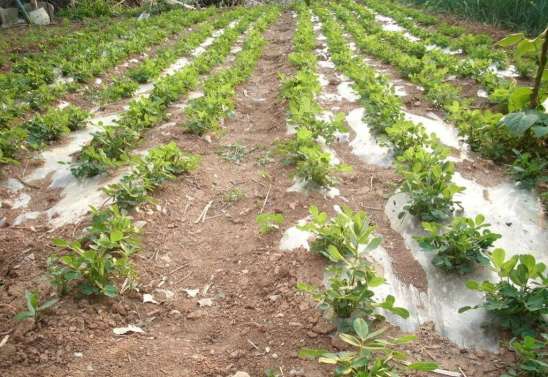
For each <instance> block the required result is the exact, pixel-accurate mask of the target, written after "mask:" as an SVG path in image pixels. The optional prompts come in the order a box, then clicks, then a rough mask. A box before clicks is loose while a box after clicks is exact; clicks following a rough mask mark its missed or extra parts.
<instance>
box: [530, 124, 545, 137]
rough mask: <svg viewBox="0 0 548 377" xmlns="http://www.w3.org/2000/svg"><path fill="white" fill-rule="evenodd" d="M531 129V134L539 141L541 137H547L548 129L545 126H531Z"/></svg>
mask: <svg viewBox="0 0 548 377" xmlns="http://www.w3.org/2000/svg"><path fill="white" fill-rule="evenodd" d="M531 129H532V130H533V132H534V133H535V136H536V137H538V138H539V139H540V138H541V137H544V136H546V135H548V127H545V126H533V127H531Z"/></svg>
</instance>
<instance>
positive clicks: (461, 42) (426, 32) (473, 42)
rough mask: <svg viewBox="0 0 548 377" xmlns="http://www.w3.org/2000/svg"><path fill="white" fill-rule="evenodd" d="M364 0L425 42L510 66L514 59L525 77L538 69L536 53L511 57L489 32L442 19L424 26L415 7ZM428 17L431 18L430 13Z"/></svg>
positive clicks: (369, 5) (378, 0)
mask: <svg viewBox="0 0 548 377" xmlns="http://www.w3.org/2000/svg"><path fill="white" fill-rule="evenodd" d="M363 3H365V5H366V6H367V7H369V8H371V9H373V10H374V11H376V12H378V13H379V14H381V15H384V16H388V17H391V18H392V19H394V20H395V21H397V22H398V24H399V25H401V26H403V27H404V28H405V29H407V30H408V31H409V33H410V34H411V35H413V36H415V37H418V38H420V39H421V40H422V41H423V42H424V43H426V44H434V45H436V46H439V47H443V48H449V49H451V50H453V51H458V50H462V52H464V53H466V54H467V55H468V57H470V58H475V59H482V60H487V59H490V60H491V61H492V62H493V63H496V64H497V66H498V67H500V68H507V67H508V66H509V64H510V63H511V64H513V65H514V66H515V67H516V70H517V72H518V73H519V75H520V77H522V78H531V77H533V75H534V74H535V73H536V70H535V68H536V64H535V61H534V59H533V60H532V59H531V58H534V55H532V54H527V55H526V56H524V57H520V58H518V59H512V57H511V56H508V55H507V54H506V51H504V50H501V49H497V48H496V46H495V45H494V42H493V40H492V38H491V37H489V36H488V35H486V34H472V33H466V28H465V27H459V26H452V25H448V24H446V23H439V24H438V25H437V27H436V28H433V29H425V28H423V27H420V26H417V25H416V23H415V21H414V20H413V19H410V18H412V15H413V14H415V12H416V10H415V9H412V8H407V7H405V6H403V5H400V4H395V3H391V4H390V5H388V4H386V3H385V2H382V1H380V0H363ZM426 17H427V18H428V19H430V18H431V16H427V15H426ZM434 22H435V21H434Z"/></svg>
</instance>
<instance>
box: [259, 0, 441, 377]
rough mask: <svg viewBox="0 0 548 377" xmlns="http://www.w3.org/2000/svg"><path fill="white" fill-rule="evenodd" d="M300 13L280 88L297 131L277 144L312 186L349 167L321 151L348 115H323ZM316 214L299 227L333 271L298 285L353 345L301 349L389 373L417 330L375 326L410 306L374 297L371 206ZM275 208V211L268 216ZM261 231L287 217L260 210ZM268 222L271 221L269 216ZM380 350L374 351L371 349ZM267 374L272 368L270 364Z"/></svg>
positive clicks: (347, 366)
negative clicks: (322, 281)
mask: <svg viewBox="0 0 548 377" xmlns="http://www.w3.org/2000/svg"><path fill="white" fill-rule="evenodd" d="M296 11H297V14H298V18H297V30H296V33H295V36H294V38H293V47H294V52H293V53H292V54H291V55H290V56H289V60H290V61H291V63H292V64H293V65H294V66H295V68H297V71H296V73H295V75H294V76H293V77H290V78H289V77H282V79H283V84H282V91H281V96H282V98H283V99H284V100H286V101H287V102H288V103H289V108H290V110H289V114H288V116H289V124H290V125H291V126H293V127H294V128H295V129H296V134H295V138H294V139H293V140H290V141H287V142H285V143H277V149H276V152H277V153H278V154H280V155H282V156H283V159H282V162H283V163H284V164H295V165H296V170H295V172H293V173H292V174H291V176H290V177H299V178H300V179H302V180H304V181H305V182H307V183H308V184H310V185H312V187H314V188H318V187H320V188H328V187H333V186H335V185H336V184H337V183H338V182H339V181H340V178H339V177H338V176H337V173H338V172H342V171H351V169H350V167H348V166H346V165H333V164H332V163H331V155H330V153H329V152H322V146H323V145H325V144H329V143H331V142H333V141H334V140H335V139H336V136H335V135H336V133H337V132H346V128H345V127H344V125H343V123H342V121H343V119H344V116H342V115H337V116H336V118H335V119H333V120H331V121H324V120H321V119H320V116H321V114H322V109H321V108H320V107H319V106H318V104H317V103H316V100H315V97H316V96H317V95H318V94H319V93H320V92H321V86H320V83H319V80H318V77H317V75H316V73H317V60H318V58H317V56H316V54H315V53H314V49H315V47H316V35H315V32H314V27H313V26H314V24H313V22H312V20H311V17H312V14H311V12H310V9H309V8H308V7H307V6H306V5H304V4H303V3H301V4H299V5H297V6H296ZM310 212H311V214H312V216H313V220H312V223H311V224H310V225H306V226H302V227H299V228H301V229H302V230H306V231H310V232H312V233H314V235H315V236H316V237H315V240H314V242H313V243H312V250H313V251H315V252H318V253H321V254H323V255H325V256H326V257H328V258H329V259H330V260H331V261H333V262H335V263H336V264H335V265H332V266H330V267H328V269H327V271H328V272H329V273H330V274H331V275H332V276H333V277H332V278H331V279H330V287H329V288H328V289H321V288H318V287H314V286H309V285H307V284H299V285H298V287H297V288H298V289H299V290H302V291H304V292H307V293H310V294H311V295H313V297H314V299H315V300H317V301H318V302H319V303H320V305H319V307H320V308H321V309H323V310H327V311H329V312H330V313H331V315H332V316H335V317H336V318H337V319H338V320H339V324H340V328H339V330H340V332H341V333H340V338H341V339H342V340H343V341H344V342H346V343H348V345H349V346H352V347H356V349H357V350H356V352H341V353H339V354H334V353H330V352H328V351H325V350H308V349H306V350H302V351H301V352H300V356H310V357H319V360H320V362H321V363H326V364H335V365H337V369H336V371H337V373H338V374H340V375H343V374H344V375H350V376H361V375H365V374H363V373H365V372H367V371H369V370H370V369H374V370H375V373H376V374H371V375H375V376H389V375H392V374H391V373H392V371H393V369H394V368H395V365H393V363H391V360H392V359H393V358H395V357H396V358H405V355H403V354H401V353H400V352H397V351H396V350H395V347H397V346H400V345H403V344H406V343H409V342H411V341H413V340H415V337H414V336H406V337H403V338H399V339H395V340H393V341H387V340H383V339H379V338H378V337H379V335H380V334H381V333H382V332H384V331H385V330H386V328H383V329H380V330H377V331H371V330H370V329H369V325H370V324H371V323H372V320H378V321H383V320H384V317H383V316H382V315H381V314H380V313H379V312H378V310H379V309H383V310H386V311H389V312H392V313H393V314H395V315H399V316H401V317H403V318H407V317H408V316H409V313H408V312H407V310H405V309H403V308H400V307H397V306H395V305H394V303H395V298H394V297H393V296H388V297H387V298H386V299H385V300H384V301H378V300H376V299H375V298H374V297H373V296H374V292H373V291H372V288H375V287H378V286H379V285H381V284H384V283H385V280H384V279H383V278H382V277H381V276H379V275H378V274H376V272H375V270H374V268H373V266H372V265H371V264H370V263H368V262H366V261H365V260H364V257H365V256H366V255H367V254H368V253H369V252H371V251H372V250H374V249H375V248H376V247H377V246H378V245H379V244H380V242H381V240H382V238H381V237H376V238H374V239H371V234H372V232H373V231H374V227H370V226H369V219H368V217H367V214H365V213H364V212H360V213H357V214H352V213H351V211H350V209H349V208H345V209H344V212H343V213H341V214H339V215H338V216H337V218H336V219H332V220H328V219H327V214H326V213H320V212H319V211H318V209H317V208H316V207H311V208H310ZM267 216H270V217H267ZM257 221H258V222H259V223H260V224H261V232H262V233H265V232H266V231H268V230H269V229H271V228H272V227H274V226H275V222H277V223H280V222H283V217H282V219H281V221H280V220H278V219H277V218H275V217H274V215H262V216H259V217H258V218H257ZM269 222H270V223H269ZM373 349H374V350H375V351H376V352H371V351H370V350H373ZM435 368H437V365H435V364H432V363H414V364H412V365H410V366H409V369H414V370H432V369H435ZM268 373H270V375H275V374H274V373H273V372H272V371H268V372H267V375H268Z"/></svg>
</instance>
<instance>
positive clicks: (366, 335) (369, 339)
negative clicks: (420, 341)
mask: <svg viewBox="0 0 548 377" xmlns="http://www.w3.org/2000/svg"><path fill="white" fill-rule="evenodd" d="M353 329H354V332H355V333H356V335H357V336H353V335H350V334H339V337H340V339H341V340H342V341H343V342H345V343H347V344H348V345H350V346H352V347H357V351H352V352H348V351H343V352H339V353H331V352H328V351H325V350H309V349H304V350H301V351H300V352H299V356H300V357H313V358H316V357H319V362H320V364H330V365H335V366H336V369H335V371H336V373H337V374H336V375H337V376H351V377H393V376H396V374H394V372H393V370H394V368H395V365H393V364H391V363H390V361H391V360H392V359H400V360H401V359H405V358H406V357H407V356H406V355H405V354H403V353H401V352H397V351H395V350H394V349H393V348H394V347H396V346H400V345H404V344H409V343H411V342H412V341H414V340H416V339H417V337H416V336H415V335H408V336H405V337H402V338H396V339H394V340H393V341H388V340H385V339H375V338H377V337H378V336H379V335H381V334H382V333H383V332H385V331H386V330H387V327H384V328H382V329H380V330H377V331H374V332H371V331H370V329H369V326H368V325H367V323H366V322H365V321H364V320H363V319H361V318H358V319H356V320H354V322H353ZM375 353H380V354H381V356H380V357H379V356H376V355H375ZM437 368H438V366H437V364H435V363H426V362H418V363H413V364H411V365H409V366H408V367H407V369H408V370H420V371H432V370H434V369H437Z"/></svg>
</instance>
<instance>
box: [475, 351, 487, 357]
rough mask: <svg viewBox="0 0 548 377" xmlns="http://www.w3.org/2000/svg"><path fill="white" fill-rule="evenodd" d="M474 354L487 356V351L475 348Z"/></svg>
mask: <svg viewBox="0 0 548 377" xmlns="http://www.w3.org/2000/svg"><path fill="white" fill-rule="evenodd" d="M476 356H477V357H479V358H480V359H483V358H484V357H487V352H485V351H484V350H476Z"/></svg>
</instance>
